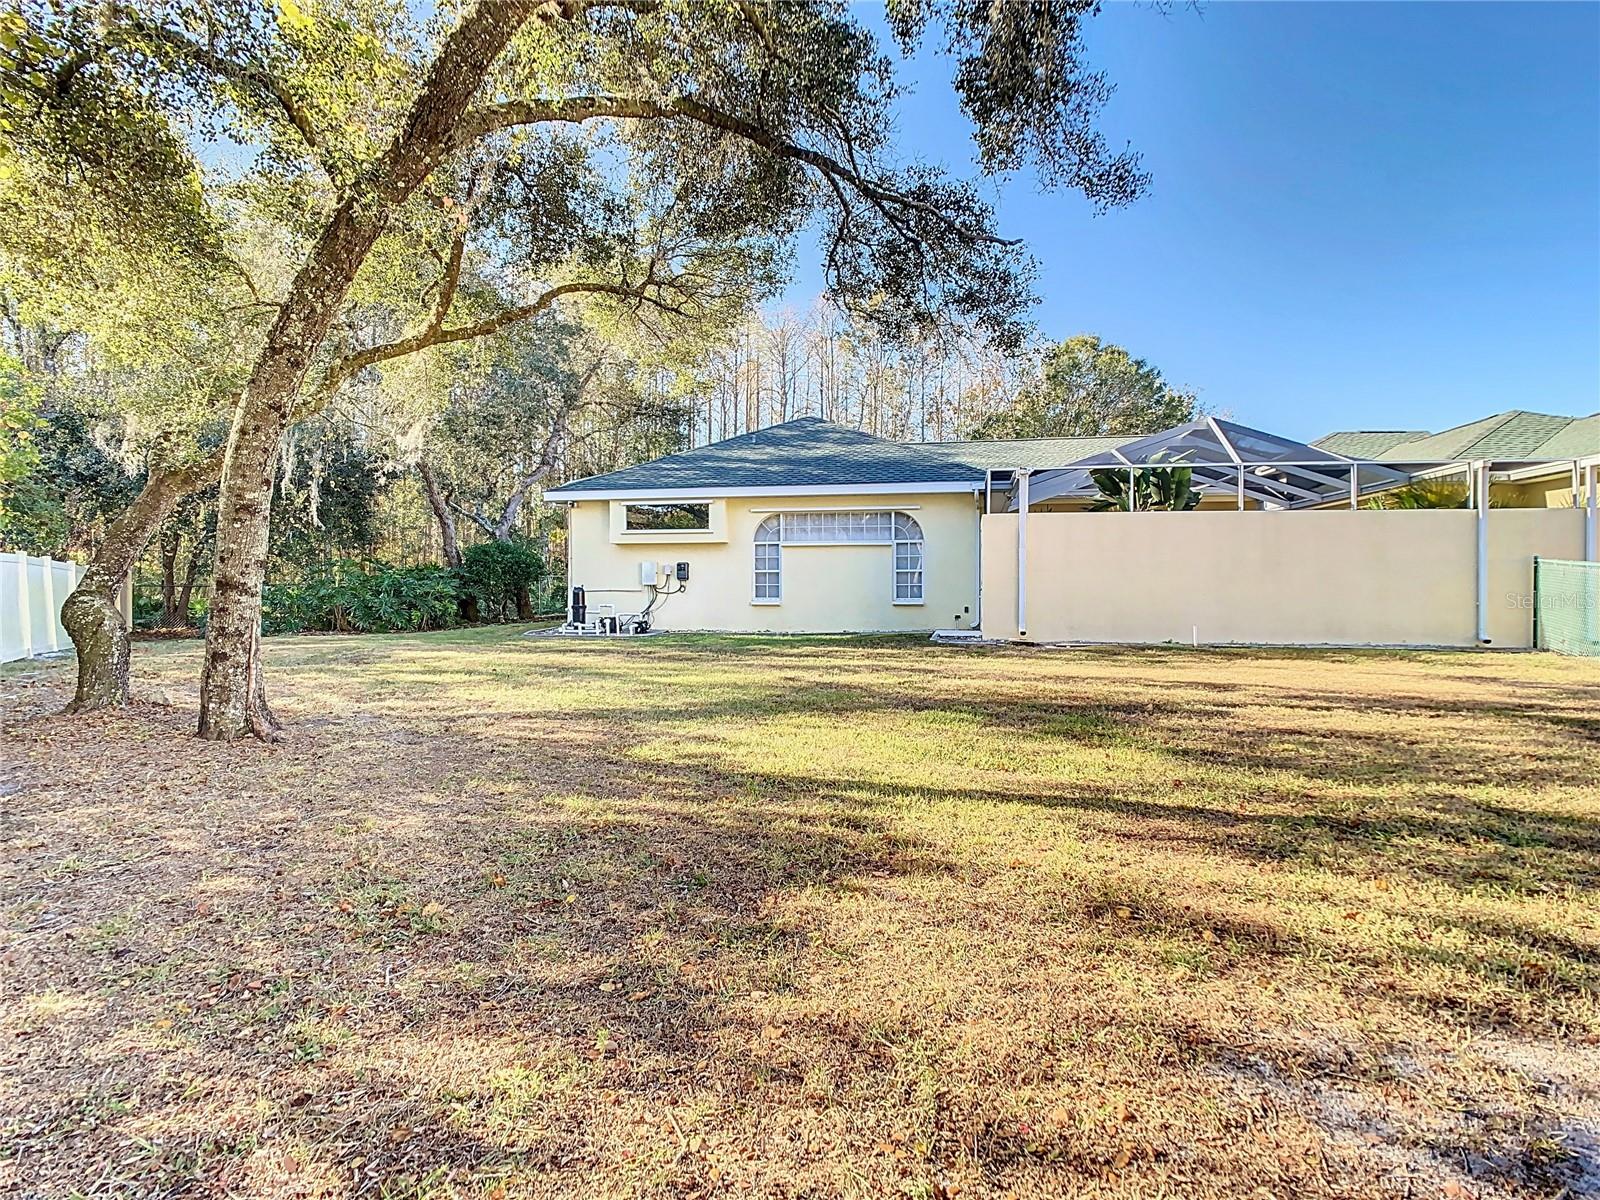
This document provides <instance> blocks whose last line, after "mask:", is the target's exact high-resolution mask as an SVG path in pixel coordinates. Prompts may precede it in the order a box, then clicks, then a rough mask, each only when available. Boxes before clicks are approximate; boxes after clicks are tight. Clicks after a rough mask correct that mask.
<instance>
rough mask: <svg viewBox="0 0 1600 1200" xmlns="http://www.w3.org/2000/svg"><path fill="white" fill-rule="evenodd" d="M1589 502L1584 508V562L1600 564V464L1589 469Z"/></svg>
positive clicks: (1597, 463)
mask: <svg viewBox="0 0 1600 1200" xmlns="http://www.w3.org/2000/svg"><path fill="white" fill-rule="evenodd" d="M1588 475H1589V502H1588V503H1587V504H1585V505H1584V508H1583V560H1584V561H1585V562H1600V509H1597V508H1596V504H1597V499H1596V496H1595V493H1596V492H1600V462H1592V463H1590V464H1589V467H1588Z"/></svg>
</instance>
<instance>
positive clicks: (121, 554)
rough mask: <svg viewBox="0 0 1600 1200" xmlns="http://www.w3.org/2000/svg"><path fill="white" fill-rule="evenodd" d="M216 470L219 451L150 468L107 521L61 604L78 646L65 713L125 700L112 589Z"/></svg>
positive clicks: (125, 657) (121, 636)
mask: <svg viewBox="0 0 1600 1200" xmlns="http://www.w3.org/2000/svg"><path fill="white" fill-rule="evenodd" d="M221 469H222V456H221V455H220V454H217V455H213V456H212V457H211V458H209V459H207V460H206V461H205V462H202V463H198V464H196V465H194V466H191V467H183V468H180V469H178V470H173V471H152V472H151V474H150V478H149V480H147V481H146V483H145V485H144V489H143V490H142V491H141V492H140V493H139V495H138V497H137V498H136V499H135V500H134V502H133V503H132V504H130V505H129V506H128V508H127V511H125V512H124V513H123V514H122V515H121V516H120V517H118V518H117V519H116V520H115V521H113V522H112V523H111V527H110V528H109V529H107V530H106V536H105V538H104V539H103V540H102V541H101V543H100V549H99V550H98V551H96V552H95V556H94V558H93V559H91V560H90V562H89V566H88V568H87V569H86V570H85V571H84V573H83V578H82V579H81V580H80V581H79V582H78V586H77V587H76V588H74V589H73V592H72V595H70V596H68V597H67V600H66V603H65V604H63V605H62V606H61V624H62V625H63V626H64V627H65V628H66V631H67V636H68V637H70V638H71V639H72V644H73V646H74V647H76V649H77V651H78V691H77V694H76V695H75V696H74V697H73V699H72V703H70V704H68V705H67V709H66V711H67V712H88V711H90V710H92V709H97V708H114V707H118V706H120V705H124V704H127V703H128V676H129V646H128V627H127V626H126V625H124V624H123V622H122V612H121V610H119V609H118V608H117V592H118V591H119V590H120V589H121V587H122V581H123V579H124V578H125V577H126V576H127V574H128V572H129V571H130V570H132V569H133V564H134V563H135V562H136V561H137V560H138V558H139V555H141V554H143V553H144V550H145V547H146V546H148V545H149V544H150V539H151V538H152V537H153V536H154V535H155V532H156V530H157V529H159V528H160V527H161V522H162V521H164V520H166V518H167V515H168V514H169V513H171V512H172V510H173V508H174V507H176V505H177V503H178V501H179V500H182V499H183V498H184V497H185V496H187V495H188V494H189V493H190V492H194V491H198V490H199V489H200V488H203V487H206V486H207V485H209V484H210V483H211V482H212V481H213V480H214V479H216V477H217V473H218V472H219V471H220V470H221Z"/></svg>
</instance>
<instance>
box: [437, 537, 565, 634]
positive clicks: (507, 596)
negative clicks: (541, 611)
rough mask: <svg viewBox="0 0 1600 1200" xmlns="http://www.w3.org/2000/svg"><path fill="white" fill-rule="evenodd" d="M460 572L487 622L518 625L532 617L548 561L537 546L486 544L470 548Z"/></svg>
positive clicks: (465, 588) (464, 586)
mask: <svg viewBox="0 0 1600 1200" xmlns="http://www.w3.org/2000/svg"><path fill="white" fill-rule="evenodd" d="M461 557H462V562H461V565H460V566H459V567H457V568H456V577H457V578H458V579H459V580H460V582H461V589H462V591H463V592H464V593H466V595H467V596H469V597H470V598H471V599H473V600H476V601H477V604H478V611H479V613H480V615H481V616H482V617H483V619H484V620H486V621H514V620H517V619H518V618H519V617H522V618H526V617H529V616H531V615H532V611H531V610H532V608H533V605H534V598H535V597H536V596H537V595H538V590H539V580H540V579H541V578H542V577H543V576H544V574H545V567H544V557H543V556H542V555H541V554H540V553H539V551H538V549H537V547H536V546H535V545H534V543H532V542H530V541H527V540H518V541H514V542H483V543H481V544H479V545H476V546H469V547H468V548H467V551H466V553H465V554H463V555H462V556H461Z"/></svg>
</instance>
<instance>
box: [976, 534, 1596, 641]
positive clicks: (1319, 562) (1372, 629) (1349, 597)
mask: <svg viewBox="0 0 1600 1200" xmlns="http://www.w3.org/2000/svg"><path fill="white" fill-rule="evenodd" d="M1475 521H1476V516H1475V514H1473V513H1471V512H1460V511H1428V510H1421V511H1399V512H1371V511H1357V512H1349V511H1342V512H1341V511H1318V512H1304V511H1302V512H1244V513H1239V512H1233V513H1223V512H1189V513H1081V514H1079V513H1034V514H1031V515H1030V516H1029V517H1028V532H1027V541H1028V553H1027V562H1028V577H1027V601H1028V612H1027V617H1028V620H1027V633H1026V639H1027V640H1029V641H1046V642H1054V641H1086V642H1135V643H1140V642H1142V643H1157V642H1167V641H1174V642H1188V641H1189V640H1190V639H1191V637H1198V639H1199V640H1200V641H1201V642H1205V643H1228V642H1243V643H1264V644H1280V645H1456V646H1467V645H1473V644H1475V643H1476V633H1477V615H1476V614H1477V605H1476V598H1477V582H1476V566H1475V564H1476V553H1477V534H1476V527H1475ZM1535 554H1538V555H1544V556H1547V557H1551V558H1581V557H1582V556H1583V514H1582V513H1581V512H1577V511H1573V510H1570V509H1568V510H1564V511H1563V510H1558V509H1516V510H1504V511H1491V512H1490V514H1489V614H1488V616H1489V621H1488V627H1489V636H1490V639H1491V641H1492V643H1493V644H1494V645H1497V646H1527V645H1529V644H1530V643H1531V640H1532V608H1531V605H1530V604H1529V601H1528V598H1527V597H1528V593H1529V590H1530V588H1531V585H1532V570H1533V568H1532V561H1533V555H1535ZM1016 568H1017V517H1016V515H1015V514H1003V515H994V516H987V517H984V518H983V606H984V608H983V630H984V632H985V633H986V634H988V635H989V636H991V637H999V638H1016V637H1017V636H1018V630H1017V592H1016Z"/></svg>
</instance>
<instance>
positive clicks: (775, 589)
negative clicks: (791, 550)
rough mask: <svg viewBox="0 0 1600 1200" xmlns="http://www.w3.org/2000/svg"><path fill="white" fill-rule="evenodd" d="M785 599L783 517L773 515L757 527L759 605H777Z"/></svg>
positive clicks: (757, 594)
mask: <svg viewBox="0 0 1600 1200" xmlns="http://www.w3.org/2000/svg"><path fill="white" fill-rule="evenodd" d="M782 599H783V516H782V515H781V514H779V513H773V514H772V516H770V517H768V518H767V519H766V520H765V521H762V522H761V524H759V525H757V526H756V588H755V602H756V603H757V604H777V603H778V602H779V601H780V600H782Z"/></svg>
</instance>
